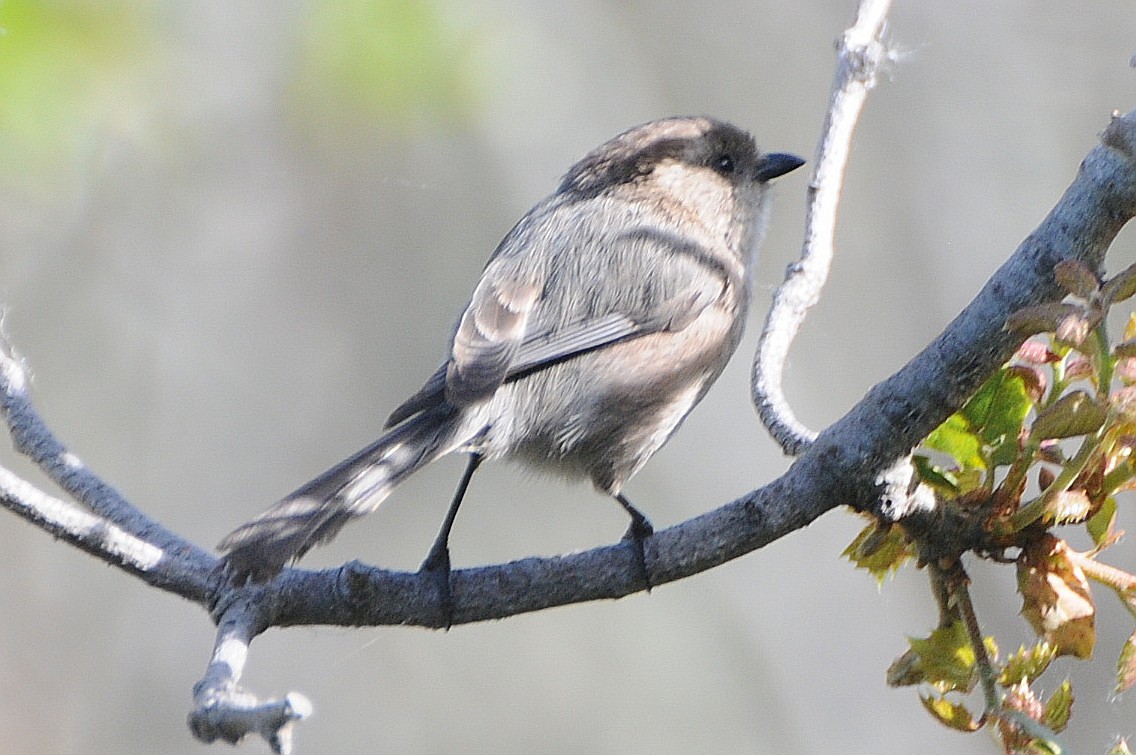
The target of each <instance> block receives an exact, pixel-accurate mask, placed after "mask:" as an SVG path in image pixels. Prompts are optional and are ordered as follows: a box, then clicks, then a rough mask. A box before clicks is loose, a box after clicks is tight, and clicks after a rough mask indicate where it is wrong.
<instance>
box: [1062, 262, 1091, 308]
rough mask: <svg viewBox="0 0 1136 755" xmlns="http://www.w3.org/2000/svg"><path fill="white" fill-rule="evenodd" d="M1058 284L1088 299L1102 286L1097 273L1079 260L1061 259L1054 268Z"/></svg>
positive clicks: (1077, 295) (1074, 294)
mask: <svg viewBox="0 0 1136 755" xmlns="http://www.w3.org/2000/svg"><path fill="white" fill-rule="evenodd" d="M1053 276H1054V277H1055V278H1056V279H1057V285H1059V286H1061V288H1063V289H1065V290H1066V291H1068V292H1069V293H1071V294H1073V296H1076V297H1079V298H1081V299H1088V298H1090V297H1091V296H1092V295H1093V294H1095V293H1096V292H1097V290H1098V289H1099V288H1100V281H1099V280H1098V279H1097V274H1096V273H1094V272H1093V271H1092V270H1090V269H1089V267H1088V265H1086V264H1085V263H1083V262H1081V261H1079V260H1061V261H1060V262H1058V263H1057V264H1056V265H1055V266H1054V268H1053Z"/></svg>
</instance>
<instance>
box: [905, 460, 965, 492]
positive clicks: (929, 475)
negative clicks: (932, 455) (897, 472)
mask: <svg viewBox="0 0 1136 755" xmlns="http://www.w3.org/2000/svg"><path fill="white" fill-rule="evenodd" d="M911 460H912V462H913V463H914V464H915V471H916V472H918V473H919V479H920V480H922V481H923V482H924V483H925V484H927V485H930V486H931V487H932V488H934V489H935V490H937V491H939V492H940V493H942V494H944V495H946V496H947V497H949V498H954V497H955V496H957V495H958V494H959V493H961V492H962V491H961V490H960V488H959V481H958V477H957V476H956V475H955V474H954V473H953V472H951V471H950V470H947V469H943V468H942V467H940V466H938V465H936V464H932V463H931V460H930V459H929V458H928V457H926V456H924V455H923V454H915V455H914V456H912V457H911Z"/></svg>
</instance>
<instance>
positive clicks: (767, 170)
mask: <svg viewBox="0 0 1136 755" xmlns="http://www.w3.org/2000/svg"><path fill="white" fill-rule="evenodd" d="M804 164H805V161H804V160H802V159H801V158H799V157H797V156H796V155H790V154H789V153H787V152H770V153H769V154H767V155H762V156H761V161H760V162H759V163H758V164H757V180H758V181H761V182H762V183H764V182H766V181H770V180H772V179H774V178H777V177H778V176H783V175H785V174H786V173H788V172H789V171H791V170H796V169H797V168H799V167H801V166H802V165H804Z"/></svg>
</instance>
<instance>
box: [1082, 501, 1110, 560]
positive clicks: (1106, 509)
mask: <svg viewBox="0 0 1136 755" xmlns="http://www.w3.org/2000/svg"><path fill="white" fill-rule="evenodd" d="M1115 525H1116V499H1115V498H1113V497H1112V496H1109V497H1108V498H1106V499H1104V503H1102V504H1101V507H1100V508H1099V509H1098V510H1097V513H1095V514H1093V515H1092V516H1091V517H1089V521H1087V522H1085V529H1087V530H1088V532H1089V536H1090V537H1091V538H1092V539H1093V544H1094V545H1096V546H1097V547H1098V548H1099V547H1101V546H1102V545H1104V544H1105V543H1106V542H1108V540H1109V538H1111V537H1112V533H1113V528H1114V526H1115Z"/></svg>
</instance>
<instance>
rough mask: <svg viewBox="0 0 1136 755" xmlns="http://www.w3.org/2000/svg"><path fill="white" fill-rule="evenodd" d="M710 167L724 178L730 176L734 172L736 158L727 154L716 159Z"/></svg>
mask: <svg viewBox="0 0 1136 755" xmlns="http://www.w3.org/2000/svg"><path fill="white" fill-rule="evenodd" d="M710 165H711V167H712V168H714V170H716V171H718V172H719V173H721V174H722V175H723V176H728V175H730V174H731V173H733V172H734V158H732V157H730V156H729V155H726V154H722V155H718V156H717V157H715V158H714V159H713V161H712V162H711V163H710Z"/></svg>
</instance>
